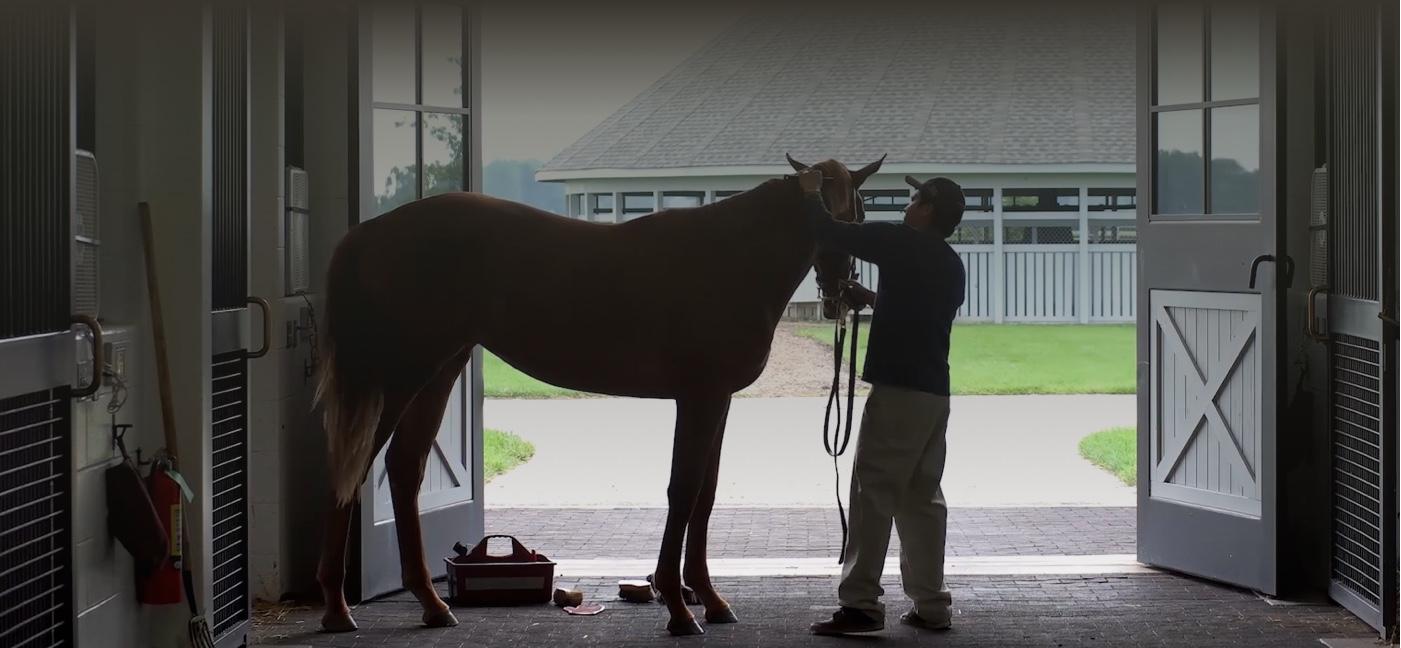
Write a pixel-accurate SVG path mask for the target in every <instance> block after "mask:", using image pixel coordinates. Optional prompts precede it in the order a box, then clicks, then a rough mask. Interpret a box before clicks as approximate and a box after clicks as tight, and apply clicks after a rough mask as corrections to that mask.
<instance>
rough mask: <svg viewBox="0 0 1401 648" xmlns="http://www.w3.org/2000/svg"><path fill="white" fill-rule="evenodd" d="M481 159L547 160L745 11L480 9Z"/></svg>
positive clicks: (619, 2)
mask: <svg viewBox="0 0 1401 648" xmlns="http://www.w3.org/2000/svg"><path fill="white" fill-rule="evenodd" d="M483 4H484V7H483V11H482V54H481V56H482V60H481V66H482V67H481V75H482V130H483V134H482V160H483V161H484V162H491V161H492V160H495V159H537V160H541V161H545V160H549V159H550V158H551V157H553V156H554V155H555V154H556V153H558V152H560V151H561V150H563V149H564V147H566V146H568V145H570V144H572V143H573V142H574V141H575V140H577V139H578V138H580V137H582V136H583V135H584V134H585V133H587V132H588V130H589V129H590V128H592V127H593V126H594V125H595V124H597V123H599V122H600V121H602V120H603V119H605V118H606V117H608V115H610V114H612V113H613V111H615V110H617V109H618V108H620V107H622V106H623V104H625V103H627V102H628V101H629V100H631V99H632V98H633V97H634V96H636V95H637V94H638V93H640V92H642V91H643V90H645V89H646V88H647V86H649V85H651V84H652V83H653V82H654V81H656V80H657V79H659V78H661V77H662V75H664V74H666V73H667V72H668V71H670V70H671V68H673V67H675V66H676V65H677V64H679V63H680V62H681V61H683V60H684V59H685V58H686V57H687V56H689V55H690V54H691V53H692V52H694V51H695V50H697V49H699V48H700V47H701V46H702V45H704V44H705V43H706V42H707V41H709V40H710V39H711V38H713V37H715V36H716V35H718V34H719V33H720V32H721V31H722V30H723V29H725V28H726V27H728V26H729V25H731V24H732V23H733V22H734V21H735V20H737V19H738V18H739V17H740V16H741V15H743V9H742V8H741V7H742V5H741V4H739V3H738V2H684V3H673V2H651V3H643V2H637V1H636V0H633V1H625V0H603V1H601V2H584V1H576V2H569V3H558V5H557V6H552V7H549V8H548V10H545V9H544V8H542V6H541V4H539V3H538V2H530V1H528V0H517V1H515V2H489V3H483Z"/></svg>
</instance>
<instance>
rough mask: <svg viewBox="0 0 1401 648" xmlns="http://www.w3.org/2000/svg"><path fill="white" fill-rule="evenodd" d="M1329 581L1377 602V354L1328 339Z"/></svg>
mask: <svg viewBox="0 0 1401 648" xmlns="http://www.w3.org/2000/svg"><path fill="white" fill-rule="evenodd" d="M1333 353H1334V355H1333V404H1332V409H1333V580H1334V582H1335V583H1336V584H1338V585H1340V586H1342V587H1344V588H1346V589H1348V590H1349V591H1351V592H1352V593H1353V594H1355V595H1356V596H1358V597H1359V598H1361V599H1363V600H1364V601H1366V602H1367V603H1369V604H1370V605H1372V606H1375V607H1377V608H1378V609H1380V607H1381V603H1382V594H1383V591H1382V569H1383V563H1384V559H1383V555H1382V552H1383V544H1382V538H1383V531H1382V530H1383V528H1384V524H1383V519H1382V503H1383V501H1384V497H1383V493H1382V483H1383V482H1382V474H1383V464H1382V447H1383V443H1382V435H1381V415H1382V407H1381V392H1380V387H1381V380H1380V377H1381V353H1380V349H1379V348H1378V345H1377V343H1376V342H1374V341H1372V340H1367V339H1364V338H1358V337H1352V336H1349V335H1336V336H1334V340H1333Z"/></svg>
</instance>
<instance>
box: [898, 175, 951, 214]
mask: <svg viewBox="0 0 1401 648" xmlns="http://www.w3.org/2000/svg"><path fill="white" fill-rule="evenodd" d="M905 184H907V185H910V186H911V187H914V189H915V191H917V192H919V195H920V196H923V197H924V199H925V200H926V201H928V202H929V203H930V204H932V205H934V208H935V209H936V210H938V211H940V212H943V213H946V214H948V215H949V216H952V217H953V219H954V222H958V221H960V220H962V219H963V208H964V207H965V206H966V203H965V202H964V198H963V187H960V186H959V185H958V183H957V182H954V181H953V180H950V179H948V178H945V177H943V176H940V177H937V178H930V179H929V180H925V181H924V182H920V181H919V180H916V179H915V177H914V176H908V175H907V176H905Z"/></svg>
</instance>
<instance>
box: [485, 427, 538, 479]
mask: <svg viewBox="0 0 1401 648" xmlns="http://www.w3.org/2000/svg"><path fill="white" fill-rule="evenodd" d="M534 456H535V446H534V445H532V444H531V443H530V442H529V441H526V440H525V439H522V438H520V437H518V436H516V435H514V434H511V433H510V432H502V431H501V430H487V431H486V432H485V433H484V436H483V437H482V464H483V465H484V466H485V471H486V473H485V474H484V475H482V478H483V479H484V480H485V481H491V478H493V477H496V476H499V475H501V474H503V473H505V472H506V471H508V470H510V469H512V468H515V467H516V466H519V465H521V464H523V463H525V462H527V461H530V458H531V457H534Z"/></svg>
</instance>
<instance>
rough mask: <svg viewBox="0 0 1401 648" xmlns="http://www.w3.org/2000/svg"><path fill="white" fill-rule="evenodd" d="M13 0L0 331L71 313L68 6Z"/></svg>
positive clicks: (3, 46)
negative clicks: (14, 0) (15, 0)
mask: <svg viewBox="0 0 1401 648" xmlns="http://www.w3.org/2000/svg"><path fill="white" fill-rule="evenodd" d="M20 4H21V6H19V7H15V6H11V3H4V5H3V6H0V142H4V143H5V144H4V146H0V338H9V337H20V336H25V335H35V334H39V333H50V332H55V331H62V330H65V329H67V328H68V316H69V311H68V307H69V296H68V274H69V254H70V252H69V246H70V243H69V238H68V237H69V218H70V212H69V197H68V186H69V173H70V171H69V169H70V165H71V164H72V157H71V156H72V142H71V137H72V136H71V133H70V132H69V131H70V129H69V117H70V111H69V108H68V105H69V99H70V96H71V92H70V86H71V78H70V76H69V73H68V68H69V48H68V45H69V38H68V29H69V21H68V9H67V8H66V7H63V6H58V7H42V6H38V5H37V4H31V3H20ZM56 4H57V3H56Z"/></svg>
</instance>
